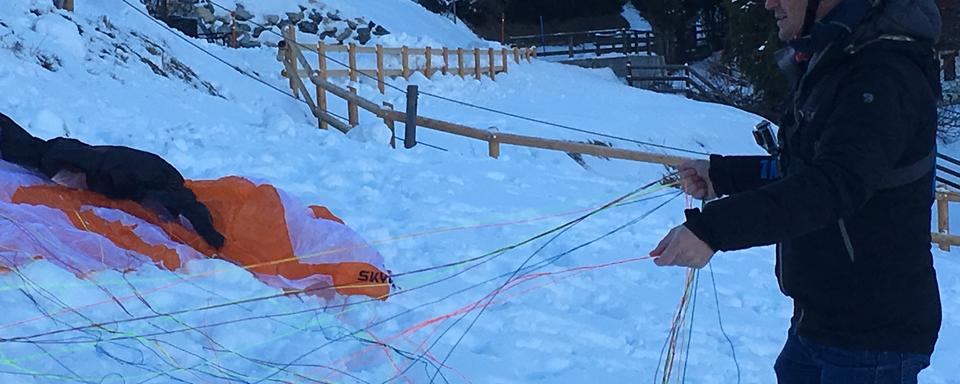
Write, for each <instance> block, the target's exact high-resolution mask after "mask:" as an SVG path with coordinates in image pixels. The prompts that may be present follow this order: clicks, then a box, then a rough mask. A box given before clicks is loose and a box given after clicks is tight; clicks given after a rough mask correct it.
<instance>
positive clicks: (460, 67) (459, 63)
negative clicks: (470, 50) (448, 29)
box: [457, 48, 464, 79]
mask: <svg viewBox="0 0 960 384" xmlns="http://www.w3.org/2000/svg"><path fill="white" fill-rule="evenodd" d="M457 74H458V75H460V78H461V79H462V78H463V76H464V73H463V48H457Z"/></svg>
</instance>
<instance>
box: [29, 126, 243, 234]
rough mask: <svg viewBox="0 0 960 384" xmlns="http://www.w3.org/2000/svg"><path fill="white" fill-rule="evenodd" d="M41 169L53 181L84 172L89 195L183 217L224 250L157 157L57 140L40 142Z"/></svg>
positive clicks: (201, 209) (176, 175)
mask: <svg viewBox="0 0 960 384" xmlns="http://www.w3.org/2000/svg"><path fill="white" fill-rule="evenodd" d="M39 169H40V171H41V172H42V173H44V174H45V175H46V176H47V177H51V178H52V177H53V176H55V175H56V174H57V173H59V172H60V171H63V170H66V171H70V172H78V173H82V174H83V175H84V176H85V177H86V181H87V188H89V189H90V190H91V191H94V192H97V193H100V194H103V195H105V196H107V197H109V198H113V199H127V200H133V201H136V202H139V203H141V204H143V205H144V206H146V207H148V208H151V209H153V210H154V211H158V212H159V213H161V214H169V215H170V216H171V217H173V218H175V217H177V216H179V215H183V217H185V218H187V220H189V221H190V223H191V224H192V225H193V227H194V229H195V230H196V231H197V233H198V234H199V235H200V236H201V237H203V239H204V240H206V242H207V243H208V244H210V245H212V246H213V247H215V248H220V247H221V246H223V242H224V238H223V235H221V234H220V232H218V231H217V230H216V228H214V226H213V219H212V217H211V215H210V211H209V210H208V209H207V207H206V206H205V205H203V203H201V202H199V201H197V197H196V195H194V193H193V191H191V190H190V189H188V188H187V187H186V186H184V179H183V176H182V175H181V174H180V172H179V171H177V169H176V168H174V167H173V166H172V165H170V163H168V162H166V160H163V158H161V157H160V156H157V155H155V154H152V153H149V152H144V151H140V150H136V149H133V148H128V147H121V146H107V145H98V146H92V145H88V144H86V143H83V142H81V141H79V140H76V139H67V138H55V139H51V140H48V141H47V142H46V143H44V145H43V151H42V155H41V158H40V167H39ZM164 211H166V212H164Z"/></svg>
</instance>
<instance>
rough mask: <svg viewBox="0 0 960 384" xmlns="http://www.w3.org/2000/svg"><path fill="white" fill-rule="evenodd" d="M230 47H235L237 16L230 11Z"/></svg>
mask: <svg viewBox="0 0 960 384" xmlns="http://www.w3.org/2000/svg"><path fill="white" fill-rule="evenodd" d="M230 47H231V48H233V49H237V17H236V15H235V14H234V12H230Z"/></svg>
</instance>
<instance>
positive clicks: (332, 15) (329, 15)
mask: <svg viewBox="0 0 960 384" xmlns="http://www.w3.org/2000/svg"><path fill="white" fill-rule="evenodd" d="M327 18H328V19H330V20H333V21H341V20H343V18H341V17H340V15H338V14H336V13H332V12H327Z"/></svg>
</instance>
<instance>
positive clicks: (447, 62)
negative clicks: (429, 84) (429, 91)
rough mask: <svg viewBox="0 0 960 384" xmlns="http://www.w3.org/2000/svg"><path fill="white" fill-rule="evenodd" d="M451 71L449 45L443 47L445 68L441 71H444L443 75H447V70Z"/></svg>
mask: <svg viewBox="0 0 960 384" xmlns="http://www.w3.org/2000/svg"><path fill="white" fill-rule="evenodd" d="M449 71H450V50H449V49H448V48H447V47H443V69H441V73H443V75H444V76H446V75H447V72H449Z"/></svg>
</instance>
